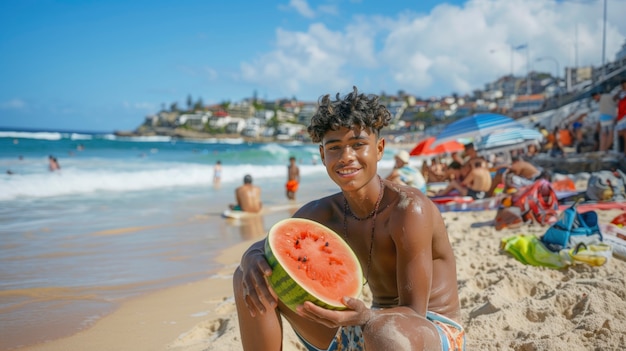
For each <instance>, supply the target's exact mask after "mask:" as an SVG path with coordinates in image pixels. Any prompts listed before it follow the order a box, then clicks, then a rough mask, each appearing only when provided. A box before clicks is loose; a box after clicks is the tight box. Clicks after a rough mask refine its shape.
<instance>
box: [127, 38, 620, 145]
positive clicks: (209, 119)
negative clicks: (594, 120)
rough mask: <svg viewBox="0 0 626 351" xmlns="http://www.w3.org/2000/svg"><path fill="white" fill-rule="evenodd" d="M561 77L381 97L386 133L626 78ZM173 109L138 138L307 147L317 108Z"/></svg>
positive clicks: (610, 68) (284, 104)
mask: <svg viewBox="0 0 626 351" xmlns="http://www.w3.org/2000/svg"><path fill="white" fill-rule="evenodd" d="M624 48H625V49H624V50H626V44H625V45H624ZM624 50H622V51H624ZM625 52H626V51H625ZM563 77H564V78H563V79H561V78H559V77H553V76H552V75H551V74H548V73H541V72H529V73H528V74H527V75H525V76H522V77H517V76H513V75H506V76H503V77H500V78H498V79H496V80H495V81H493V82H490V83H487V84H485V86H484V88H483V89H482V90H475V91H474V92H472V94H467V95H463V96H458V95H456V94H451V95H449V96H444V97H437V98H433V97H430V98H421V97H418V96H414V95H411V94H408V93H406V92H404V91H399V92H398V94H397V95H388V94H386V93H384V92H382V93H381V94H379V96H380V99H381V102H382V103H384V104H385V105H386V106H387V108H388V110H389V111H390V113H391V116H392V118H391V123H390V127H389V128H387V129H386V130H385V131H384V132H385V133H389V134H392V135H395V134H397V135H402V134H410V137H419V136H420V135H421V133H423V132H424V131H425V130H429V129H433V128H432V127H437V126H438V125H442V124H447V123H449V122H451V121H454V120H456V119H458V118H462V117H465V116H468V115H471V114H474V113H482V112H494V113H501V114H505V115H509V116H511V117H513V118H518V117H522V116H528V115H530V114H535V113H539V112H541V111H543V110H549V109H554V108H556V107H558V106H560V105H563V104H566V103H568V102H571V101H573V100H576V99H581V98H583V97H585V96H586V97H588V96H589V94H590V90H591V89H594V87H599V86H600V85H601V84H605V85H607V86H608V85H611V84H612V85H613V86H614V85H616V84H617V81H618V80H620V79H624V78H626V57H619V58H618V59H617V60H616V61H615V62H610V63H607V64H606V65H605V67H577V68H569V67H567V68H565V69H564V74H563ZM171 106H172V107H171V108H170V109H171V111H165V110H163V111H160V112H158V113H157V114H155V115H150V116H147V117H146V118H145V120H144V123H143V124H142V125H141V126H140V127H139V128H138V129H137V131H136V133H139V134H157V135H159V134H165V135H175V136H176V135H180V134H181V133H174V132H173V131H176V130H178V131H180V130H186V131H193V132H194V134H193V135H205V136H206V137H214V136H215V135H224V136H228V137H233V136H242V137H245V138H250V139H264V140H268V139H269V140H280V141H289V140H302V141H306V140H307V133H306V126H307V125H308V124H309V122H310V120H311V117H312V116H313V115H314V113H315V111H316V109H317V102H312V101H299V100H297V99H296V98H295V97H294V98H292V99H277V100H267V101H264V100H259V99H257V98H256V97H255V98H248V99H244V100H242V101H239V102H234V103H231V102H224V103H221V104H215V105H209V106H202V104H196V105H194V109H195V110H193V111H178V110H177V109H176V106H177V104H176V103H174V104H172V105H171ZM434 129H437V128H434ZM183 134H184V133H183ZM404 137H405V138H406V137H407V136H404Z"/></svg>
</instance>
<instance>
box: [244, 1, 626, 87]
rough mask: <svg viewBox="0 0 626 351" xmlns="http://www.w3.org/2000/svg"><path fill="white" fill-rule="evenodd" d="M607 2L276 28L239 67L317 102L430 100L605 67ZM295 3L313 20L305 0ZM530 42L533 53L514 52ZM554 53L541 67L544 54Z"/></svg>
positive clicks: (612, 38)
mask: <svg viewBox="0 0 626 351" xmlns="http://www.w3.org/2000/svg"><path fill="white" fill-rule="evenodd" d="M602 1H603V0H595V1H586V2H568V1H566V2H563V1H554V0H470V1H467V2H466V3H465V4H463V5H462V6H453V5H449V4H441V5H439V6H437V7H435V8H434V9H433V10H432V11H431V12H430V13H426V14H416V13H411V12H403V13H401V14H398V15H396V16H393V17H389V16H387V17H384V16H364V15H355V16H353V17H351V18H350V17H346V24H345V26H344V27H343V28H341V29H332V30H331V29H329V27H328V26H327V25H326V24H324V23H322V22H319V21H318V22H316V23H313V24H311V25H310V26H309V27H308V29H307V30H306V31H302V32H298V31H289V30H286V29H282V28H279V29H278V30H277V31H276V40H275V47H274V48H273V49H272V50H271V51H269V52H267V53H265V54H262V55H260V56H258V57H256V58H255V59H254V60H252V61H250V62H244V63H242V65H241V71H242V74H241V77H242V78H243V79H244V80H246V81H251V82H254V83H257V84H260V85H265V86H268V88H269V87H276V86H280V90H279V89H275V90H276V92H277V93H284V94H287V95H291V94H300V93H307V92H310V93H311V94H310V95H312V96H317V95H315V94H317V93H319V92H320V89H322V90H321V92H326V91H333V90H336V89H341V90H345V89H349V88H350V87H351V86H352V85H353V84H356V85H357V86H359V87H361V86H360V85H361V84H365V85H367V89H368V90H373V91H379V90H387V91H396V90H398V89H403V90H405V91H407V92H411V93H414V94H417V95H422V96H430V95H441V94H449V93H452V92H457V93H468V92H471V91H472V90H474V89H477V88H482V86H483V84H484V83H487V82H489V81H492V80H494V79H496V78H498V77H500V76H502V75H505V74H510V73H511V69H513V72H514V74H515V75H517V76H521V75H524V74H526V72H527V69H528V68H530V69H531V70H533V69H536V70H540V71H543V72H550V73H553V72H555V71H556V67H554V66H555V63H554V62H555V61H556V63H558V66H559V73H560V74H561V75H562V74H563V69H564V68H565V67H572V66H574V65H575V64H578V65H579V66H589V65H593V66H596V67H597V66H599V65H600V63H601V56H602V25H603V17H602V15H603V12H602V11H603V9H602ZM290 6H292V7H294V8H298V9H299V13H300V14H302V15H303V16H305V17H312V10H310V8H309V6H308V4H307V3H306V2H305V1H304V0H300V1H297V0H292V1H291V2H290ZM624 13H626V2H623V1H620V2H617V1H613V2H610V3H609V12H608V19H607V22H608V24H607V32H606V48H607V50H606V58H607V61H611V60H613V59H614V58H615V53H616V52H617V51H618V50H619V49H620V47H621V45H622V44H623V43H624V39H625V38H626V21H623V14H624ZM522 44H527V45H528V46H527V49H523V50H516V51H514V50H511V47H512V46H518V45H522ZM540 57H550V59H549V60H543V61H541V62H537V60H536V59H537V58H540Z"/></svg>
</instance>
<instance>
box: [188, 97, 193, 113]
mask: <svg viewBox="0 0 626 351" xmlns="http://www.w3.org/2000/svg"><path fill="white" fill-rule="evenodd" d="M192 105H193V100H192V99H191V94H189V95H187V110H188V111H190V110H191V106H192Z"/></svg>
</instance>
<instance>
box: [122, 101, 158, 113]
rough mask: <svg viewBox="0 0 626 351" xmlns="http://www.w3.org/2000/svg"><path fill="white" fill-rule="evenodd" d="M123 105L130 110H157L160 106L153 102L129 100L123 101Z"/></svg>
mask: <svg viewBox="0 0 626 351" xmlns="http://www.w3.org/2000/svg"><path fill="white" fill-rule="evenodd" d="M122 107H124V108H125V109H129V110H139V111H147V112H153V111H156V110H157V108H158V106H156V105H155V104H153V103H151V102H128V101H123V102H122Z"/></svg>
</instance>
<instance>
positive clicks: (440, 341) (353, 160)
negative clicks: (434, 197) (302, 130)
mask: <svg viewBox="0 0 626 351" xmlns="http://www.w3.org/2000/svg"><path fill="white" fill-rule="evenodd" d="M390 118H391V115H390V113H389V111H388V110H387V109H386V108H385V107H384V106H383V105H382V104H380V103H379V101H378V97H377V96H366V95H364V94H360V93H359V92H358V91H357V89H356V87H355V88H354V90H353V92H352V93H350V94H348V95H347V96H345V97H344V98H343V99H341V98H340V97H339V94H337V98H336V100H334V101H333V100H331V99H330V97H329V95H326V96H324V97H322V98H321V100H320V106H319V108H318V111H317V112H316V114H315V115H314V116H313V118H312V119H311V124H310V126H309V128H308V132H309V134H310V136H311V139H312V140H313V141H314V142H319V143H320V146H319V150H320V156H321V160H322V163H323V164H324V166H325V167H326V171H327V173H328V175H329V176H330V178H331V179H332V180H333V181H334V182H335V183H336V184H337V185H338V186H339V188H340V189H341V192H339V193H337V194H334V195H330V196H327V197H324V198H321V199H319V200H315V201H312V202H310V203H308V204H306V205H304V206H303V207H302V208H301V209H299V210H298V211H297V212H296V213H295V214H294V217H301V218H308V219H311V220H314V221H317V222H319V223H322V224H324V225H326V226H327V227H329V228H330V229H332V230H334V231H336V232H337V233H339V234H341V235H342V236H344V238H345V239H346V242H347V243H348V244H349V245H350V246H351V247H352V249H353V250H354V252H355V254H356V255H357V257H358V258H359V261H360V262H361V265H362V267H363V272H364V275H365V280H366V282H367V284H368V285H369V288H370V290H371V292H372V300H373V302H372V306H371V308H370V307H368V306H366V305H365V303H364V302H363V301H362V300H360V299H352V298H345V301H344V303H345V304H346V306H347V307H348V309H347V310H344V311H332V310H326V309H324V308H321V307H318V306H315V305H313V304H312V303H310V302H306V303H305V304H303V305H301V306H299V307H298V308H297V312H293V311H291V310H290V309H289V308H287V307H286V306H285V305H284V304H283V303H282V302H281V301H280V300H278V299H277V298H276V295H275V293H274V292H273V291H272V290H271V288H270V287H269V286H268V284H267V281H266V277H267V276H269V275H271V274H272V271H271V269H270V267H269V265H268V263H267V261H266V260H265V257H264V255H263V247H264V240H262V241H259V242H257V243H255V244H253V245H252V246H251V247H250V248H249V249H248V250H247V251H246V253H245V254H244V255H243V257H242V260H241V264H240V266H239V267H238V268H237V270H236V271H235V274H234V278H233V287H234V292H235V302H236V305H237V314H238V317H239V326H240V330H241V341H242V344H243V349H244V350H267V351H270V350H281V349H282V335H283V333H282V325H281V316H283V317H285V319H286V320H287V321H289V323H290V324H291V326H292V327H293V329H294V330H295V331H296V333H297V334H298V336H299V337H300V339H301V340H302V343H303V344H304V345H305V347H306V349H307V350H338V349H342V350H368V351H377V350H380V351H383V350H442V349H444V350H447V349H450V350H457V349H458V350H460V349H462V348H463V345H462V344H463V342H464V335H463V334H464V332H463V329H462V328H461V327H460V325H458V322H459V321H460V307H459V298H458V290H457V281H456V263H455V258H454V253H453V252H452V247H451V246H450V242H449V240H448V234H447V232H446V227H445V224H444V222H443V219H442V218H441V214H440V213H439V211H438V210H437V208H436V206H435V205H434V204H433V203H432V202H431V201H430V200H429V199H428V198H427V197H426V196H425V195H424V194H423V193H422V192H420V191H419V190H417V189H415V188H411V187H407V186H402V185H397V184H392V183H390V182H389V181H386V180H383V179H381V178H380V177H379V176H378V174H377V163H378V161H379V160H380V159H381V158H382V157H383V152H384V149H385V140H384V139H382V138H380V135H379V133H380V130H381V128H383V127H385V126H386V125H388V123H389V120H390ZM446 347H448V348H446Z"/></svg>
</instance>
